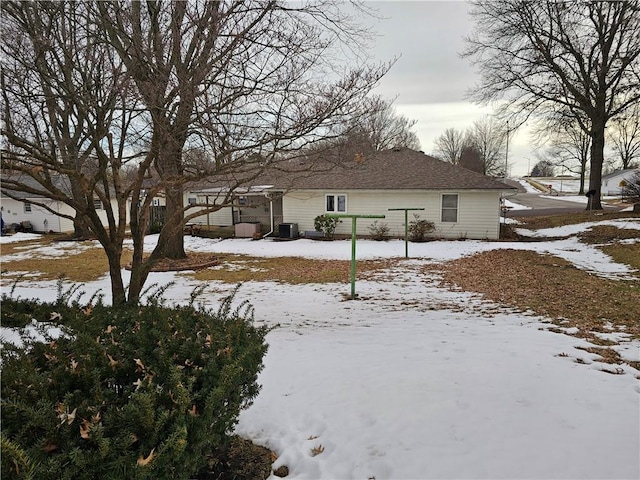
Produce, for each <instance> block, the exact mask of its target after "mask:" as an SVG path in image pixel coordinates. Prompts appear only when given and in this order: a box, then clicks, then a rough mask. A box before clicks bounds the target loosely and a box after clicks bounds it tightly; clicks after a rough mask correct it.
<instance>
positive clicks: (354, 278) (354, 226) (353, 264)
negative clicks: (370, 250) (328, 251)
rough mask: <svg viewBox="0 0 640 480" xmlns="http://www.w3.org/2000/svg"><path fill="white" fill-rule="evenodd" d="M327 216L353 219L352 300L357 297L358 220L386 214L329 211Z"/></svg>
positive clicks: (381, 216) (380, 216)
mask: <svg viewBox="0 0 640 480" xmlns="http://www.w3.org/2000/svg"><path fill="white" fill-rule="evenodd" d="M325 216H326V217H327V218H350V219H351V297H349V298H350V299H351V300H355V298H356V221H357V219H358V218H384V215H348V214H346V213H340V214H338V213H328V214H326V215H325Z"/></svg>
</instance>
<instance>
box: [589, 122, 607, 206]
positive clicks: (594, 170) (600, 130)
mask: <svg viewBox="0 0 640 480" xmlns="http://www.w3.org/2000/svg"><path fill="white" fill-rule="evenodd" d="M604 131H605V124H604V122H598V123H596V122H594V123H593V127H592V137H591V171H590V172H589V191H594V192H595V194H594V195H592V196H590V197H589V202H588V203H587V210H602V202H601V198H600V195H601V191H600V190H601V188H602V165H603V164H604Z"/></svg>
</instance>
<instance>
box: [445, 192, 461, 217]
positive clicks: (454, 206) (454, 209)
mask: <svg viewBox="0 0 640 480" xmlns="http://www.w3.org/2000/svg"><path fill="white" fill-rule="evenodd" d="M442 221H443V222H452V223H455V222H457V221H458V195H457V194H455V193H454V194H445V195H442Z"/></svg>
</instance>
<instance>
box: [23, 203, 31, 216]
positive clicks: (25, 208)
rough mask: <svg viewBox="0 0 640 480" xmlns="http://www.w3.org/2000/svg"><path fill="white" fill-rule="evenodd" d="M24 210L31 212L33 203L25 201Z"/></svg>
mask: <svg viewBox="0 0 640 480" xmlns="http://www.w3.org/2000/svg"><path fill="white" fill-rule="evenodd" d="M24 212H25V213H31V204H30V203H29V202H24Z"/></svg>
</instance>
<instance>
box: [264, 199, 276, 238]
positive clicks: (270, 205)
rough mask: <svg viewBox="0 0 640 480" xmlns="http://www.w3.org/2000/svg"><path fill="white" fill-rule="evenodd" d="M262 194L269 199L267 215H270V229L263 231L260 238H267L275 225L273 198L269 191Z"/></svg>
mask: <svg viewBox="0 0 640 480" xmlns="http://www.w3.org/2000/svg"><path fill="white" fill-rule="evenodd" d="M264 196H265V197H266V198H268V199H269V216H270V217H271V230H269V231H268V232H267V233H265V234H264V235H263V236H262V238H267V237H268V236H269V235H271V234H272V233H273V230H274V228H275V225H274V221H273V198H271V194H269V193H265V194H264Z"/></svg>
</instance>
